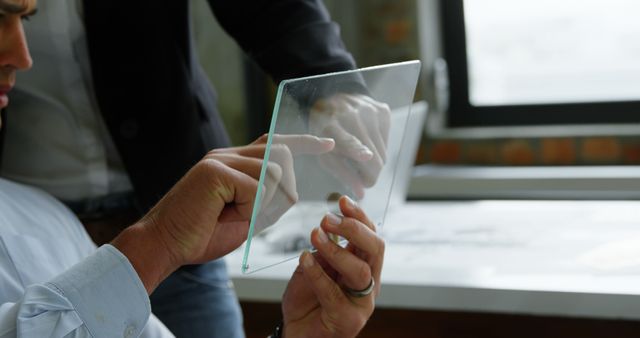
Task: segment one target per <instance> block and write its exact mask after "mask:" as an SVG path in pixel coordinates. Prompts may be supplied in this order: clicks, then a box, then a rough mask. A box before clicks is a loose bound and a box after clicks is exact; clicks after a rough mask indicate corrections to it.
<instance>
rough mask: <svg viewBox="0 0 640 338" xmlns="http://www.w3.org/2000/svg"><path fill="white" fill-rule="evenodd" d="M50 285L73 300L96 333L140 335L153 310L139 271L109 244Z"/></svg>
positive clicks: (97, 334)
mask: <svg viewBox="0 0 640 338" xmlns="http://www.w3.org/2000/svg"><path fill="white" fill-rule="evenodd" d="M47 285H48V286H49V287H51V288H53V289H54V290H56V291H57V292H59V293H60V294H61V295H62V296H64V297H66V298H67V299H68V300H69V301H70V302H71V303H72V304H73V306H74V307H75V310H76V312H77V313H78V315H79V316H80V318H81V319H82V321H83V322H84V324H85V326H86V328H87V330H88V331H89V333H90V334H91V335H92V336H93V337H137V336H138V335H140V332H141V331H142V329H143V328H144V327H145V325H146V323H147V321H148V319H149V315H150V314H151V306H150V304H149V296H148V295H147V291H146V289H145V288H144V285H143V284H142V281H141V280H140V278H139V277H138V274H137V273H136V271H135V270H134V269H133V266H132V265H131V263H130V262H129V260H128V259H127V257H125V256H124V255H123V254H122V253H121V252H120V251H118V249H116V248H115V247H113V246H111V245H109V244H106V245H103V246H102V247H100V248H99V249H98V250H97V251H96V252H95V253H94V254H93V255H91V256H89V257H87V259H85V260H83V261H82V262H81V263H79V264H76V265H75V266H73V267H72V268H71V269H69V270H67V271H66V272H65V273H63V274H62V275H60V276H58V277H56V278H55V279H54V280H52V281H51V282H49V283H47Z"/></svg>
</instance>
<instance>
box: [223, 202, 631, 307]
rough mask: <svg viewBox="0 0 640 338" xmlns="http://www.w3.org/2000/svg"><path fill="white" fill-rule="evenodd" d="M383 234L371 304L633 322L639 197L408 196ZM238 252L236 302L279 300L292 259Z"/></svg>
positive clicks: (234, 259)
mask: <svg viewBox="0 0 640 338" xmlns="http://www.w3.org/2000/svg"><path fill="white" fill-rule="evenodd" d="M383 235H384V237H385V238H386V241H387V251H386V256H385V266H384V269H383V277H382V293H381V295H380V297H379V298H378V303H377V304H378V306H379V307H386V308H408V309H431V310H453V311H457V310H460V311H486V312H501V313H519V314H539V315H554V316H572V317H573V316H575V317H594V318H610V319H620V318H624V319H640V202H620V201H614V202H599V201H580V202H569V201H480V202H414V203H409V204H407V205H405V206H402V207H400V208H395V209H392V210H391V211H390V213H389V214H388V216H387V220H386V226H385V229H384V231H383ZM240 258H241V255H240V254H239V253H238V252H236V253H233V254H231V255H230V257H229V259H228V261H227V262H228V264H229V270H230V272H231V274H232V278H233V280H234V282H235V285H236V290H237V293H238V296H239V297H240V299H242V300H248V301H271V302H279V301H280V296H281V294H282V292H283V291H284V288H285V287H286V282H287V281H288V279H289V276H290V274H291V272H292V271H293V269H294V267H295V264H296V263H297V262H296V261H295V260H294V261H291V262H289V263H284V264H281V265H278V266H276V267H272V268H269V269H266V270H263V271H259V272H256V273H254V274H250V275H243V274H241V272H240V266H241V261H240Z"/></svg>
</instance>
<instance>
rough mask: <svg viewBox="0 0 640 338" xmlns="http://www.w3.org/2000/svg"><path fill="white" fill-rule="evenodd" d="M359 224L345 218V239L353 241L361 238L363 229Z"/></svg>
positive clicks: (343, 223)
mask: <svg viewBox="0 0 640 338" xmlns="http://www.w3.org/2000/svg"><path fill="white" fill-rule="evenodd" d="M358 223H359V222H358V221H356V220H355V219H353V218H347V217H345V218H344V219H343V221H342V225H343V228H344V234H345V237H347V238H350V239H353V238H357V237H359V236H361V233H362V228H361V225H360V224H358Z"/></svg>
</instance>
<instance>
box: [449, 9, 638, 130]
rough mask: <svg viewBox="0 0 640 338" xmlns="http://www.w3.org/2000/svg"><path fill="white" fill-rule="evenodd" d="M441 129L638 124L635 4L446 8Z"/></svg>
mask: <svg viewBox="0 0 640 338" xmlns="http://www.w3.org/2000/svg"><path fill="white" fill-rule="evenodd" d="M441 6H442V10H443V19H444V23H443V29H444V54H445V59H446V60H447V63H448V69H449V81H450V102H449V109H448V114H447V125H448V126H450V127H471V126H517V125H529V126H531V125H566V124H572V125H575V124H631V123H638V122H640V21H638V20H637V19H636V16H637V13H638V12H639V11H640V2H638V1H637V0H562V1H556V0H536V1H513V0H442V1H441Z"/></svg>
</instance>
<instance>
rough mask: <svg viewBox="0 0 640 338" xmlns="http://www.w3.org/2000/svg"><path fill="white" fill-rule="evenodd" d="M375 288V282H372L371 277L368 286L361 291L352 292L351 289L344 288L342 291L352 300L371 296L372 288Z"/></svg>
mask: <svg viewBox="0 0 640 338" xmlns="http://www.w3.org/2000/svg"><path fill="white" fill-rule="evenodd" d="M375 286H376V282H375V281H374V280H373V277H371V282H369V286H367V287H366V288H364V289H362V290H354V289H351V288H344V291H346V292H347V294H348V295H349V296H351V297H354V298H362V297H366V296H368V295H370V294H371V292H373V288H374V287H375Z"/></svg>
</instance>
